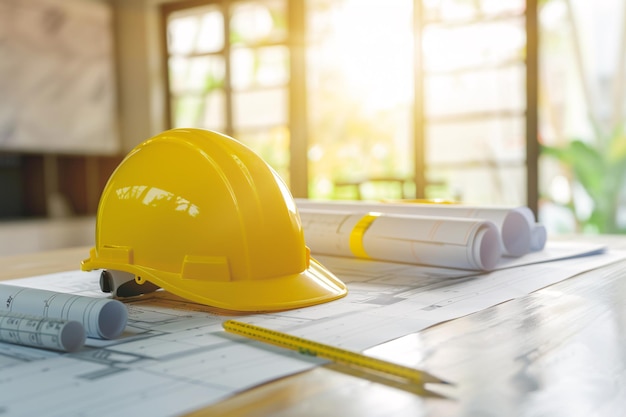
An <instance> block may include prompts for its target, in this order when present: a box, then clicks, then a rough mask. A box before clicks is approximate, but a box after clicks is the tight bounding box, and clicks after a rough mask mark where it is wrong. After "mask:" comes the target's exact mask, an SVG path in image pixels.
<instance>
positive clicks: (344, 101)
mask: <svg viewBox="0 0 626 417" xmlns="http://www.w3.org/2000/svg"><path fill="white" fill-rule="evenodd" d="M534 8H535V5H534V2H528V4H526V3H525V2H524V1H522V0H516V1H508V2H499V1H489V0H482V1H474V2H467V1H461V0H428V1H424V2H421V1H417V0H291V1H287V0H265V1H262V0H261V1H243V0H230V1H228V0H222V1H205V2H200V1H193V2H185V1H183V2H176V3H169V4H166V5H164V6H163V16H164V24H165V28H166V30H164V33H166V35H167V40H166V54H165V55H166V56H167V65H166V67H167V71H168V74H169V75H168V81H169V86H168V92H169V97H170V99H169V101H168V106H169V112H170V113H169V114H170V121H171V126H172V127H183V126H186V127H201V128H208V129H214V130H218V131H222V132H224V133H226V134H229V135H232V136H233V137H235V138H237V139H238V140H240V141H242V142H243V143H245V144H247V145H248V146H250V147H251V148H252V149H254V150H256V151H257V152H258V153H259V154H260V155H261V156H262V157H263V158H264V159H265V160H266V161H268V163H270V165H272V166H273V167H274V168H275V169H276V170H277V171H278V172H279V174H280V175H281V176H282V177H283V178H284V179H285V180H286V181H287V182H288V184H289V185H290V187H291V189H292V192H293V193H294V195H296V196H299V197H301V196H309V197H311V198H363V199H375V198H400V197H418V198H423V197H426V198H454V199H461V200H463V201H465V202H468V203H474V204H487V203H489V204H526V199H527V198H528V199H530V200H532V198H533V195H534V192H533V191H532V190H533V189H532V187H533V184H534V183H535V182H536V180H534V175H535V174H533V172H535V171H536V167H535V165H534V163H533V162H532V161H533V160H534V159H536V151H533V150H532V149H530V150H529V148H528V141H527V140H526V137H527V136H528V135H530V137H531V138H532V137H533V135H534V137H535V138H536V130H533V126H532V122H533V120H536V118H533V117H530V118H529V117H527V116H528V115H530V116H532V115H533V114H534V113H535V109H534V107H529V106H528V105H527V102H528V101H529V100H528V91H531V90H532V88H533V82H528V81H529V80H530V81H532V79H529V78H528V74H529V68H531V67H532V65H534V64H535V63H536V62H534V61H533V60H532V59H531V58H532V56H533V54H534V53H536V45H535V46H533V44H532V42H531V41H532V40H533V37H532V36H530V37H528V38H527V37H526V33H527V31H528V28H529V27H530V28H532V25H529V23H531V24H532V21H531V22H529V21H528V19H527V15H532V13H533V11H534ZM529 56H530V58H529ZM529 63H530V65H529ZM531 69H532V68H531ZM528 89H530V90H528ZM529 121H530V122H529ZM529 123H530V124H529ZM531 142H536V139H534V140H533V141H531ZM529 152H530V153H529ZM533 152H535V153H533ZM476 184H480V186H477V185H476ZM535 188H536V186H535ZM527 190H531V191H530V192H528V191H527ZM529 203H530V205H531V207H532V201H531V202H529Z"/></svg>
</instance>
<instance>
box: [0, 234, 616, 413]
mask: <svg viewBox="0 0 626 417" xmlns="http://www.w3.org/2000/svg"><path fill="white" fill-rule="evenodd" d="M580 239H583V237H580ZM584 239H585V240H589V239H590V238H589V237H584ZM593 239H594V240H595V241H603V242H606V243H608V244H609V245H610V247H611V248H615V249H624V248H626V237H618V236H600V237H595V238H593ZM87 254H88V248H70V249H63V250H56V251H50V252H42V253H36V254H28V255H16V256H8V257H3V258H0V280H6V279H12V278H20V277H26V276H34V275H40V274H45V273H52V272H60V271H65V270H73V269H77V268H78V265H79V262H80V260H81V259H83V258H85V257H86V256H87ZM624 271H626V261H620V262H618V263H615V264H612V265H608V266H606V267H603V268H600V269H597V270H594V271H590V272H586V273H583V274H580V275H578V276H576V277H573V278H570V279H568V280H565V281H563V282H560V283H558V284H555V285H552V286H550V287H547V288H544V289H542V290H539V291H536V292H534V293H532V294H530V295H528V296H525V297H521V298H518V299H515V300H512V301H508V302H505V303H502V304H499V305H497V306H494V307H491V308H489V309H486V310H483V311H480V312H477V313H474V314H471V315H469V316H465V317H462V318H459V319H456V320H452V321H449V322H446V323H442V324H439V325H436V326H433V327H431V328H428V329H426V330H423V331H421V332H419V333H415V334H411V335H408V336H406V337H403V338H400V339H397V340H394V341H391V342H388V343H385V344H383V345H380V346H378V347H376V348H373V349H370V350H368V353H375V354H376V355H378V356H381V357H386V358H389V359H392V358H394V357H398V356H402V357H403V359H404V360H409V361H410V362H411V364H412V365H413V366H416V367H419V368H423V369H428V370H430V371H432V372H434V373H435V374H438V375H446V376H447V377H449V378H451V379H452V380H453V381H455V382H456V384H455V386H453V387H443V388H444V389H433V390H435V391H437V392H439V393H442V394H446V395H448V396H449V397H450V398H439V397H437V396H434V395H428V394H424V393H423V392H417V393H416V391H415V388H414V387H406V386H401V385H394V384H390V383H389V382H388V381H387V382H382V381H380V380H377V379H375V378H374V377H372V376H367V375H364V374H359V373H357V372H355V371H353V370H351V369H348V368H345V367H341V366H338V365H326V366H322V367H318V368H315V369H313V370H310V371H307V372H303V373H300V374H297V375H292V376H289V377H286V378H282V379H280V380H277V381H273V382H270V383H267V384H264V385H261V386H259V387H257V388H253V389H251V390H248V391H245V392H243V393H241V394H238V395H235V396H233V397H231V398H229V399H227V400H225V401H222V402H220V403H217V404H215V405H213V406H210V407H208V408H205V409H202V410H198V411H196V412H194V413H192V414H191V415H192V416H195V417H198V416H214V415H220V416H273V417H275V416H300V415H302V416H324V417H327V416H331V415H341V416H359V417H368V416H391V415H393V416H405V415H406V416H412V417H415V416H550V417H555V416H567V417H572V416H590V415H599V416H622V415H626V277H625V275H626V274H624Z"/></svg>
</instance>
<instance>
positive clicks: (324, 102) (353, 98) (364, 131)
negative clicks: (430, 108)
mask: <svg viewBox="0 0 626 417" xmlns="http://www.w3.org/2000/svg"><path fill="white" fill-rule="evenodd" d="M307 5H308V9H307V28H310V30H309V32H308V33H307V45H308V47H307V109H308V133H309V135H308V139H309V152H308V158H309V183H310V187H309V190H310V196H311V197H314V198H322V197H323V198H333V197H340V196H341V195H342V193H343V191H341V192H340V191H339V190H338V189H337V188H336V186H337V184H342V183H350V182H355V181H361V180H363V179H369V178H371V177H394V178H395V177H398V178H405V177H408V176H411V172H412V170H413V143H412V132H411V126H412V122H411V120H412V113H411V108H412V101H413V61H412V51H413V36H412V34H413V30H412V10H413V9H412V1H410V0H406V1H404V0H403V1H393V2H389V1H385V0H345V1H340V2H339V1H336V2H328V1H324V0H310V1H309V2H308V3H307ZM371 188H372V189H374V187H371Z"/></svg>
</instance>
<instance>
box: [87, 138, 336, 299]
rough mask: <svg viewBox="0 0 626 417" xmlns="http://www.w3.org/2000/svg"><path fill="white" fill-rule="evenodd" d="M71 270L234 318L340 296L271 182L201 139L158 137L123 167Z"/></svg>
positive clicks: (231, 148) (250, 163)
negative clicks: (99, 272)
mask: <svg viewBox="0 0 626 417" xmlns="http://www.w3.org/2000/svg"><path fill="white" fill-rule="evenodd" d="M81 267H82V269H83V270H94V269H105V270H107V271H108V272H109V273H110V274H109V276H108V279H104V282H103V279H101V287H102V289H103V290H105V291H108V292H111V291H112V292H116V291H115V290H116V289H118V288H122V287H124V284H125V283H129V284H132V285H131V286H133V287H134V288H135V289H137V288H138V289H139V290H140V292H150V291H154V289H156V288H158V287H162V288H163V289H165V290H167V291H169V292H171V293H173V294H176V295H178V296H181V297H183V298H186V299H189V300H192V301H195V302H198V303H202V304H206V305H210V306H215V307H218V308H223V309H228V310H237V311H275V310H285V309H291V308H298V307H305V306H310V305H314V304H319V303H323V302H327V301H331V300H335V299H337V298H340V297H343V296H344V295H345V294H346V293H347V289H346V286H345V284H344V283H343V282H341V280H339V279H338V278H337V277H335V276H334V275H333V274H332V273H331V272H330V271H328V270H327V269H325V268H324V267H323V266H322V265H321V264H319V263H318V262H316V261H315V260H314V259H312V258H311V256H310V251H309V249H308V248H307V247H306V245H305V241H304V232H303V229H302V224H301V222H300V217H299V215H298V212H297V209H296V205H295V202H294V200H293V197H292V196H291V194H290V192H289V190H288V188H287V186H286V185H285V183H284V182H283V181H282V180H281V179H280V177H279V176H278V174H276V172H275V171H274V170H273V169H272V168H271V167H270V166H269V165H268V164H267V163H266V162H265V161H263V159H261V157H259V156H258V155H257V154H255V153H254V152H253V151H252V150H250V149H249V148H248V147H246V146H245V145H243V144H241V143H240V142H238V141H236V140H235V139H233V138H230V137H228V136H225V135H222V134H219V133H216V132H212V131H208V130H201V129H172V130H169V131H165V132H163V133H161V134H159V135H157V136H155V137H153V138H151V139H149V140H147V141H145V142H143V143H141V144H140V145H138V146H137V147H136V148H135V149H133V150H132V151H131V152H130V153H129V154H128V155H127V156H126V158H124V160H123V161H122V162H121V163H120V165H119V166H118V167H117V168H116V170H115V171H114V172H113V174H112V175H111V177H110V178H109V181H108V183H107V184H106V186H105V188H104V191H103V193H102V196H101V198H100V203H99V205H98V213H97V222H96V243H95V247H94V248H92V249H91V251H90V257H89V259H86V260H84V261H83V262H82V264H81ZM111 274H112V275H111ZM103 276H104V277H106V276H105V275H103ZM112 287H117V288H112ZM142 288H145V290H142ZM120 293H124V291H117V295H123V294H120ZM133 295H134V294H133Z"/></svg>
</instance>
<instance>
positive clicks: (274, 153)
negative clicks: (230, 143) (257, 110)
mask: <svg viewBox="0 0 626 417" xmlns="http://www.w3.org/2000/svg"><path fill="white" fill-rule="evenodd" d="M234 136H235V137H236V138H237V140H239V141H241V142H242V143H245V144H246V146H249V147H250V148H251V149H252V150H254V151H255V152H256V153H258V154H259V155H260V156H261V157H262V158H263V159H264V160H265V162H267V163H268V164H269V165H270V166H271V167H272V168H274V170H276V172H277V173H278V175H279V176H280V177H281V178H282V179H283V181H285V183H286V184H289V140H290V138H289V129H288V128H287V127H286V126H276V127H272V128H269V129H263V130H259V131H237V132H235V134H234Z"/></svg>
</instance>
